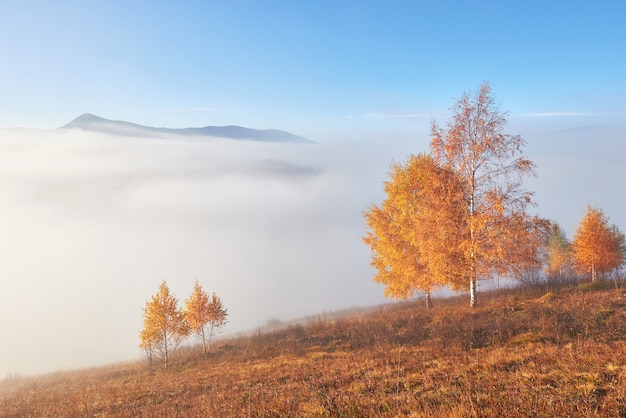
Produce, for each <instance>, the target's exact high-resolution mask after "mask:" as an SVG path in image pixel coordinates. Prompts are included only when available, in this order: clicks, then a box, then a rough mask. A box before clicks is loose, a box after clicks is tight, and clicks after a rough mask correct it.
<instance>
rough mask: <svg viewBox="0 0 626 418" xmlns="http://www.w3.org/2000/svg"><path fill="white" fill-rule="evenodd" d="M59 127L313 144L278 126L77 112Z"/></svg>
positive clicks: (104, 131) (124, 133) (145, 134)
mask: <svg viewBox="0 0 626 418" xmlns="http://www.w3.org/2000/svg"><path fill="white" fill-rule="evenodd" d="M60 129H82V130H85V131H92V132H101V133H107V134H113V135H123V136H142V137H161V136H165V135H182V136H210V137H219V138H227V139H237V140H248V141H262V142H284V143H302V144H304V143H313V141H311V140H309V139H306V138H303V137H301V136H298V135H294V134H292V133H290V132H286V131H280V130H278V129H263V130H261V129H251V128H244V127H242V126H205V127H203V128H179V129H176V128H155V127H152V126H144V125H139V124H136V123H132V122H125V121H121V120H110V119H104V118H101V117H99V116H96V115H92V114H91V113H85V114H83V115H80V116H79V117H77V118H76V119H74V120H72V121H71V122H69V123H68V124H66V125H64V126H62V127H61V128H60Z"/></svg>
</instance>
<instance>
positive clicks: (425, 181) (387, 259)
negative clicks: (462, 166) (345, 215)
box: [363, 154, 465, 307]
mask: <svg viewBox="0 0 626 418" xmlns="http://www.w3.org/2000/svg"><path fill="white" fill-rule="evenodd" d="M389 174H390V180H389V181H387V182H385V192H386V194H387V198H386V200H385V201H384V202H383V203H382V205H381V206H380V207H379V206H376V205H372V206H371V207H370V208H369V210H368V211H366V212H365V214H364V215H365V220H366V223H367V226H368V227H369V229H370V231H369V232H367V233H366V235H365V237H364V238H363V241H364V243H365V244H366V245H368V246H369V247H370V249H371V250H372V266H373V267H375V268H376V271H377V273H376V276H375V277H374V280H375V281H377V282H378V283H382V284H385V285H386V288H385V295H386V296H390V297H393V298H402V299H407V298H408V297H410V296H412V295H414V294H415V293H423V294H424V296H425V299H426V304H427V306H428V307H430V306H431V298H430V295H431V293H432V291H433V290H435V289H436V288H438V287H440V286H445V285H447V286H450V287H453V288H457V287H459V284H460V282H461V280H460V278H459V277H458V275H457V272H458V271H460V270H461V269H459V268H458V266H457V264H458V263H459V262H461V263H462V259H461V257H460V254H457V255H458V257H453V258H442V257H441V255H442V254H448V255H449V254H450V252H449V251H445V250H444V249H445V247H447V246H449V245H452V246H453V247H454V244H453V243H454V242H455V241H458V239H459V237H460V235H462V234H463V233H464V231H462V230H459V229H458V225H459V223H458V222H457V221H458V218H459V217H460V216H462V214H463V210H464V206H465V204H464V201H463V196H462V195H461V194H460V190H459V189H458V187H457V186H458V184H459V183H458V181H456V179H455V178H454V176H453V174H452V173H450V172H448V171H446V170H443V169H441V167H439V166H437V164H436V163H435V161H434V160H433V158H432V157H430V156H428V155H425V154H419V155H417V156H410V157H409V159H408V161H407V162H406V163H405V164H397V163H392V165H391V169H390V173H389Z"/></svg>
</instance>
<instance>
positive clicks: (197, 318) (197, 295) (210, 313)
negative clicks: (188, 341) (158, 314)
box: [183, 279, 228, 354]
mask: <svg viewBox="0 0 626 418" xmlns="http://www.w3.org/2000/svg"><path fill="white" fill-rule="evenodd" d="M183 313H184V316H185V320H186V321H187V324H188V326H189V329H190V331H191V332H192V333H194V334H195V335H196V336H198V337H199V338H200V339H201V340H202V349H203V352H204V354H207V353H208V352H209V350H210V348H211V341H212V339H213V337H214V336H215V333H216V332H217V330H219V328H221V327H222V326H224V325H225V324H226V317H227V315H228V314H227V310H226V309H225V308H224V306H223V304H222V300H221V299H220V298H219V297H218V296H217V295H215V293H213V294H212V295H211V297H209V295H208V294H207V293H206V292H205V291H204V290H203V289H202V286H201V285H200V283H199V282H198V280H197V279H196V282H195V284H194V287H193V291H192V293H191V295H189V297H188V298H187V299H186V300H185V309H184V311H183Z"/></svg>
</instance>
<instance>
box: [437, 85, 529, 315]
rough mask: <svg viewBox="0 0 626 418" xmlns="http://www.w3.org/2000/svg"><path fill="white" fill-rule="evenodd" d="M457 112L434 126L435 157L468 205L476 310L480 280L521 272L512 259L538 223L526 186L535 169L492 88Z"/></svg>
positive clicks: (468, 96) (467, 97) (467, 255)
mask: <svg viewBox="0 0 626 418" xmlns="http://www.w3.org/2000/svg"><path fill="white" fill-rule="evenodd" d="M452 110H453V116H452V118H451V119H450V120H449V121H448V123H447V124H446V125H445V126H440V125H439V124H438V123H437V122H433V123H432V126H431V137H432V140H431V153H432V155H433V157H434V158H435V161H436V162H437V163H438V164H439V165H440V166H441V167H442V168H444V169H446V170H449V171H451V172H453V173H455V174H456V176H457V178H458V180H459V187H460V188H461V190H462V193H463V196H464V199H465V202H466V208H465V216H464V218H463V219H462V220H461V222H464V223H465V227H464V228H465V229H466V230H467V235H466V236H465V237H464V238H463V240H462V242H461V243H460V244H459V245H460V247H459V249H460V250H461V251H462V253H463V258H464V259H465V260H466V271H465V272H464V275H465V277H466V280H467V282H468V285H469V292H470V306H475V305H476V303H477V300H476V290H477V289H476V288H477V282H478V280H480V279H484V278H489V277H492V276H493V275H494V274H505V273H506V272H507V271H510V270H511V268H513V267H515V266H514V264H516V263H515V262H509V261H508V259H507V254H508V253H510V251H511V250H512V248H511V247H510V243H511V237H513V236H515V235H518V234H524V233H525V231H527V230H528V228H527V225H528V222H531V221H532V219H531V218H530V216H529V215H528V214H527V208H528V206H529V205H530V204H531V197H532V193H530V192H528V191H526V190H524V189H523V188H522V183H523V179H524V177H526V176H528V175H532V174H533V173H534V165H533V163H532V162H531V161H530V160H528V159H526V158H524V157H523V156H522V148H523V146H524V145H525V141H524V140H523V139H522V137H521V136H519V135H510V134H507V133H506V132H505V130H504V128H505V126H506V124H507V115H508V114H507V112H502V111H501V110H500V109H499V107H498V105H497V104H496V102H495V99H494V97H493V95H492V94H491V87H490V85H489V83H484V84H482V85H481V86H480V88H479V89H478V91H476V92H474V93H465V94H463V96H462V97H461V98H460V99H459V100H458V101H457V102H456V103H455V104H454V107H453V109H452ZM512 260H515V258H513V259H512Z"/></svg>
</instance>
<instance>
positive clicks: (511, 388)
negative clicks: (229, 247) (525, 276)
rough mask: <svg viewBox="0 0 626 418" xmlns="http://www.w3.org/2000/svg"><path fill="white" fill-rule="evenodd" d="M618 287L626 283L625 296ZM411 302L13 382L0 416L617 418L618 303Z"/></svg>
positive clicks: (623, 371)
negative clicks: (162, 356)
mask: <svg viewBox="0 0 626 418" xmlns="http://www.w3.org/2000/svg"><path fill="white" fill-rule="evenodd" d="M622 285H623V283H622ZM466 302H467V301H466V298H465V297H462V298H461V297H457V298H451V299H444V300H435V308H434V309H432V310H427V309H425V308H424V307H423V306H421V304H417V303H415V302H411V303H399V304H391V305H386V306H381V307H379V308H375V309H373V310H371V311H370V312H367V313H360V314H354V315H350V316H345V317H341V318H333V319H328V318H327V317H326V316H324V315H320V316H318V317H316V318H312V320H311V321H310V323H308V324H303V325H295V326H290V327H289V328H286V329H283V330H279V331H275V332H272V333H266V334H264V333H261V332H259V333H258V334H256V335H253V336H247V337H240V338H238V339H232V340H228V341H223V342H221V343H220V344H218V345H217V347H216V349H215V350H214V351H213V353H212V354H211V355H210V356H209V357H207V358H203V357H202V356H201V355H199V354H198V352H196V351H194V350H188V351H185V352H181V353H179V357H178V362H177V364H176V365H175V366H174V367H173V368H171V369H169V370H156V371H154V372H152V373H151V372H149V371H148V370H147V368H146V364H145V363H138V364H132V365H117V366H111V367H109V368H102V369H94V370H85V371H77V372H66V373H57V374H53V375H48V376H44V377H41V378H34V379H21V380H20V379H16V380H14V381H8V380H7V381H5V382H3V383H2V384H1V385H0V402H1V404H0V405H1V406H0V415H1V416H4V417H22V416H38V417H46V416H107V417H108V416H168V417H169V416H185V417H195V416H197V417H201V416H237V417H242V416H458V417H460V416H481V417H502V416H507V417H527V416H587V417H589V416H615V417H619V416H622V417H623V416H626V341H625V340H624V337H625V336H626V292H624V290H623V289H621V288H620V289H608V288H604V289H602V285H599V286H596V287H592V286H589V285H587V284H583V285H576V284H575V283H574V284H569V285H566V286H563V287H559V288H550V287H543V288H534V289H517V290H507V291H501V292H495V293H490V294H483V295H482V299H481V305H480V306H479V307H478V308H475V309H471V308H469V307H467V306H466Z"/></svg>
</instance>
